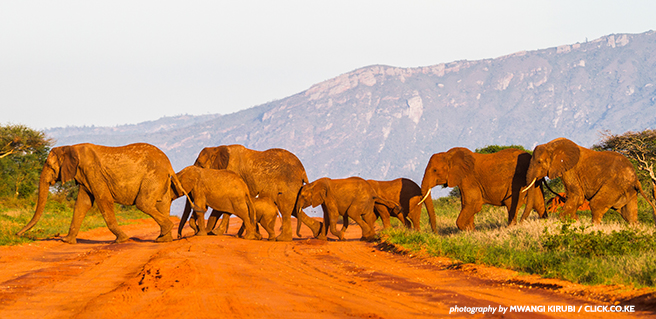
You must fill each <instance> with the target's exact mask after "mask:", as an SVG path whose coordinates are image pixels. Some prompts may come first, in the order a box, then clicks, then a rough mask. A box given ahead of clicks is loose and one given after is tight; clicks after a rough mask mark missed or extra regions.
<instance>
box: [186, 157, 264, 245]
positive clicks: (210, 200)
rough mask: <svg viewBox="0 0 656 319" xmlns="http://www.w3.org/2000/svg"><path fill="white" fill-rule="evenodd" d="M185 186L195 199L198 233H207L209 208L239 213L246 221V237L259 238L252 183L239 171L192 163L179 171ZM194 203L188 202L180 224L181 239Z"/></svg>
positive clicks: (190, 195)
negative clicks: (251, 192) (256, 232)
mask: <svg viewBox="0 0 656 319" xmlns="http://www.w3.org/2000/svg"><path fill="white" fill-rule="evenodd" d="M176 175H177V176H178V179H179V180H180V183H181V184H182V187H183V188H184V190H185V191H186V192H187V193H188V194H189V197H190V198H191V199H192V201H193V202H194V207H193V209H194V215H195V218H196V224H197V227H198V231H197V232H196V235H207V230H206V229H205V212H206V211H207V207H208V206H209V207H211V208H212V209H214V210H217V211H221V212H227V213H231V214H235V215H237V216H238V217H239V218H241V219H242V220H243V221H244V226H245V231H246V234H245V235H244V238H246V239H255V208H254V207H253V202H252V201H251V197H250V194H249V192H248V186H246V183H245V182H244V180H242V179H241V177H239V175H237V174H236V173H233V172H231V171H228V170H217V169H208V168H200V167H197V166H189V167H186V168H184V169H183V170H181V171H180V172H178V173H177V174H176ZM191 209H192V207H191V205H190V203H189V202H187V203H186V205H185V209H184V213H183V214H182V218H181V219H180V225H179V226H178V238H180V237H182V228H183V227H184V225H185V223H186V222H187V219H188V218H189V214H190V212H191Z"/></svg>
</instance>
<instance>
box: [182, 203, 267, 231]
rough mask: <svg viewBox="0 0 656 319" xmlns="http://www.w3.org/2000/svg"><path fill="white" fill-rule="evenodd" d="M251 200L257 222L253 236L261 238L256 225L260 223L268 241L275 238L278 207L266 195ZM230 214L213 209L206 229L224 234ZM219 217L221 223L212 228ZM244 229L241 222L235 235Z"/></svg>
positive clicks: (190, 222) (195, 228)
mask: <svg viewBox="0 0 656 319" xmlns="http://www.w3.org/2000/svg"><path fill="white" fill-rule="evenodd" d="M252 200H253V207H254V208H255V221H256V222H257V224H255V237H256V238H257V239H262V235H261V234H260V230H259V227H258V224H259V225H262V228H264V230H266V232H267V234H268V235H269V238H268V240H269V241H274V240H276V234H275V233H274V230H273V229H274V227H275V225H276V217H278V207H277V206H276V204H275V203H274V202H273V200H271V198H268V197H256V198H252ZM230 215H231V214H230V213H224V212H218V211H213V212H212V215H211V216H210V218H209V219H208V220H207V229H208V230H209V231H210V234H212V235H223V234H225V233H226V232H227V231H228V224H229V223H230V221H229V218H230ZM221 216H222V217H221ZM219 217H221V223H220V224H219V227H218V228H216V229H214V226H216V221H217V219H218V218H219ZM189 224H192V220H190V221H189ZM192 228H194V230H197V227H195V224H194V225H192ZM244 230H245V226H244V224H242V225H241V227H240V228H239V232H237V236H241V235H242V234H243V233H244Z"/></svg>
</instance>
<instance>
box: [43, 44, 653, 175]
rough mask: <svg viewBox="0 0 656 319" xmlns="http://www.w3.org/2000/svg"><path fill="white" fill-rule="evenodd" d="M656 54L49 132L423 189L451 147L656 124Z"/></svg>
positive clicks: (179, 159)
mask: <svg viewBox="0 0 656 319" xmlns="http://www.w3.org/2000/svg"><path fill="white" fill-rule="evenodd" d="M653 52H656V32H653V31H650V32H647V33H643V34H637V35H630V34H620V35H609V36H606V37H603V38H600V39H597V40H594V41H591V42H586V43H577V44H573V45H563V46H559V47H556V48H550V49H544V50H537V51H530V52H518V53H515V54H511V55H508V56H504V57H500V58H496V59H488V60H480V61H457V62H452V63H446V64H438V65H434V66H428V67H421V68H396V67H390V66H382V65H376V66H369V67H365V68H362V69H358V70H355V71H353V72H349V73H346V74H342V75H340V76H338V77H336V78H333V79H330V80H327V81H325V82H322V83H318V84H316V85H314V86H312V87H311V88H309V89H308V90H306V91H304V92H300V93H298V94H296V95H293V96H290V97H288V98H285V99H282V100H278V101H274V102H270V103H267V104H263V105H260V106H257V107H253V108H250V109H247V110H244V111H241V112H237V113H234V114H229V115H223V116H218V115H215V116H203V117H190V116H186V117H181V118H179V119H178V118H166V119H162V120H160V121H162V123H159V122H160V121H154V122H148V125H147V128H146V125H145V124H143V125H136V126H125V127H116V128H111V129H108V128H101V129H98V128H93V129H92V128H86V129H85V128H66V129H55V130H50V131H48V132H47V133H48V134H49V135H51V136H52V137H54V138H56V139H57V140H58V144H72V143H78V142H96V143H103V144H108V145H110V144H126V143H129V142H135V141H145V142H149V143H152V144H155V145H157V146H158V147H160V148H162V149H163V150H164V151H165V152H166V153H167V154H168V155H169V157H170V158H171V159H172V162H173V164H174V167H175V168H176V169H181V168H183V167H184V166H187V165H190V164H191V163H193V161H194V159H195V157H196V155H197V154H198V152H200V150H201V149H202V148H203V147H205V146H215V145H221V144H233V143H239V144H244V145H246V146H247V147H250V148H254V149H260V150H264V149H268V148H273V147H281V148H285V149H288V150H290V151H292V152H294V153H295V154H296V155H297V156H298V157H299V158H300V159H301V161H302V162H303V163H304V165H305V167H306V170H307V172H308V177H309V178H310V179H311V180H313V179H316V178H319V177H322V176H329V177H333V178H341V177H347V176H353V175H357V176H362V177H365V178H374V179H393V178H397V177H409V178H411V179H413V180H415V181H417V182H420V181H421V177H422V175H423V170H424V168H425V165H426V163H427V161H428V159H429V157H430V155H431V154H433V153H436V152H441V151H446V150H448V149H449V148H451V147H454V146H464V147H468V148H471V149H474V148H480V147H485V146H487V145H491V144H499V145H507V144H519V145H524V146H525V147H526V148H533V147H534V146H535V145H537V144H540V143H544V142H548V141H550V140H552V139H554V138H557V137H568V138H570V139H572V140H574V141H575V142H577V143H579V144H581V145H584V146H591V145H592V144H594V143H595V142H597V141H598V137H599V136H598V132H599V131H601V130H611V131H612V132H616V133H621V132H624V131H628V130H642V129H646V128H654V127H656V87H655V85H656V55H654V54H653ZM164 121H166V123H165V122H164ZM178 121H179V122H178ZM160 124H161V125H160ZM142 128H143V129H142ZM154 128H157V129H154ZM94 129H95V132H94Z"/></svg>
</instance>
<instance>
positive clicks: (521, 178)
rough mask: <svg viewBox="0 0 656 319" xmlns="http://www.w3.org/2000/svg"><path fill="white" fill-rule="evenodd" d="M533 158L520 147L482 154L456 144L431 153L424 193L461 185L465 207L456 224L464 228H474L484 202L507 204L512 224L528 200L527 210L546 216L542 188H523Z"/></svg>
mask: <svg viewBox="0 0 656 319" xmlns="http://www.w3.org/2000/svg"><path fill="white" fill-rule="evenodd" d="M530 162H531V154H529V153H527V152H524V151H521V150H517V149H512V148H511V149H504V150H501V151H499V152H497V153H493V154H478V153H473V152H472V151H470V150H468V149H466V148H462V147H455V148H452V149H450V150H448V151H447V152H442V153H436V154H433V156H431V158H430V161H429V162H428V165H426V171H425V172H424V178H423V180H422V182H421V189H422V193H424V194H425V193H428V192H429V190H430V189H431V188H433V187H435V186H437V185H443V186H446V187H455V186H458V187H459V188H460V195H461V196H460V197H461V199H460V200H461V204H462V208H461V210H460V215H458V219H457V221H456V225H457V226H458V228H459V229H461V230H472V229H474V214H476V213H478V212H479V211H480V210H481V208H482V207H483V204H490V205H494V206H505V207H506V208H507V209H508V224H509V225H512V224H515V223H516V219H517V211H518V209H519V208H520V206H521V205H523V204H524V203H527V205H526V208H525V211H526V212H530V211H531V210H532V209H535V210H536V211H537V212H538V214H539V215H540V216H541V217H544V216H545V208H544V195H543V193H542V189H541V188H540V187H538V186H537V185H532V186H531V187H530V188H527V190H528V192H526V193H522V192H521V191H522V188H523V187H524V186H526V184H527V183H526V171H527V169H528V166H529V164H530ZM527 198H528V200H527ZM525 215H526V214H525Z"/></svg>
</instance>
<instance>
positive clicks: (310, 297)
mask: <svg viewBox="0 0 656 319" xmlns="http://www.w3.org/2000/svg"><path fill="white" fill-rule="evenodd" d="M172 219H174V220H175V222H176V223H177V219H175V218H173V217H172ZM231 224H234V225H231V226H232V227H231V229H230V230H231V231H230V234H233V235H228V236H206V237H187V238H183V239H181V240H176V241H173V242H171V243H163V244H158V243H154V242H153V239H155V237H156V236H157V234H158V232H159V227H158V226H157V225H156V224H155V223H154V221H153V220H152V219H144V220H141V221H140V224H134V225H128V226H122V228H123V229H124V231H125V232H126V233H127V234H128V235H130V236H132V237H131V240H130V241H128V242H126V243H122V244H113V243H112V242H111V241H112V240H113V238H114V237H113V235H112V234H111V233H110V232H109V230H107V228H101V229H97V230H93V231H89V232H84V233H81V234H80V235H79V236H78V244H77V245H69V244H65V243H63V242H61V241H59V240H58V239H51V240H43V241H40V242H37V243H32V244H28V245H22V246H14V247H0V282H1V284H0V316H1V317H2V318H112V319H118V318H424V317H426V318H428V317H430V318H439V317H445V316H449V317H451V316H453V317H467V318H472V317H480V316H482V315H481V314H477V315H471V314H469V313H462V312H461V313H455V314H451V315H449V310H450V307H453V306H456V305H457V306H458V307H463V306H466V307H487V306H492V307H494V308H496V309H497V311H498V307H499V306H500V305H501V306H504V307H509V306H524V305H537V306H545V307H547V306H550V305H557V306H564V305H571V306H574V307H575V309H576V310H578V309H579V307H580V306H583V307H582V308H581V309H582V310H581V312H580V313H561V312H548V308H545V312H542V313H532V314H530V315H531V317H544V318H550V317H554V318H560V317H585V318H609V317H612V318H614V319H620V318H635V317H640V316H643V317H650V316H653V315H654V314H656V313H655V312H654V311H656V307H655V306H654V296H653V294H649V293H646V291H636V290H631V289H622V288H621V287H619V288H618V287H583V286H580V285H574V284H570V283H566V282H562V281H557V280H545V279H539V278H537V277H536V276H518V275H517V274H516V273H514V272H512V271H507V270H499V269H495V268H491V267H483V266H471V265H461V264H457V263H453V262H452V261H450V260H448V259H446V258H427V257H418V256H411V255H410V254H407V253H406V254H404V253H395V252H390V251H388V250H390V249H391V250H395V248H393V247H385V246H384V245H380V244H378V245H377V244H375V243H365V242H361V241H359V240H358V239H357V238H359V237H360V229H359V227H357V226H356V225H353V226H351V227H349V231H348V232H347V238H348V240H347V241H344V242H339V241H333V240H330V241H328V242H326V241H319V240H316V239H308V238H309V237H310V236H309V235H310V233H309V229H307V228H306V227H304V235H305V238H303V239H295V240H294V241H293V242H268V241H251V240H243V239H239V238H236V237H235V236H234V233H236V231H237V229H238V227H237V226H236V224H239V222H238V220H237V219H235V218H233V219H232V222H231ZM276 229H277V230H278V228H276ZM190 232H191V231H190V230H189V229H188V228H187V229H186V231H185V234H186V235H187V236H188V235H189V234H190ZM264 235H265V236H266V234H264ZM603 300H607V301H603ZM615 303H618V304H619V305H634V306H635V310H636V311H637V312H634V313H603V312H585V309H586V308H584V307H585V306H586V305H587V306H604V305H605V306H608V305H614V304H615ZM526 316H527V314H526V313H516V312H515V313H510V312H507V313H506V314H505V315H500V314H499V313H498V312H497V313H496V314H495V315H494V317H504V318H523V317H526Z"/></svg>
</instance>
